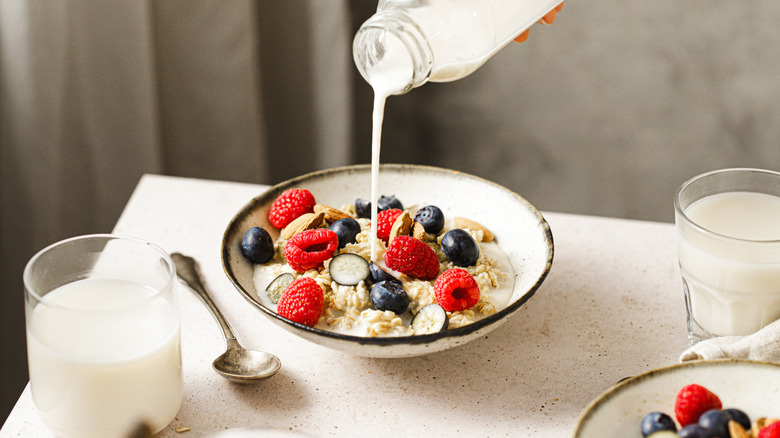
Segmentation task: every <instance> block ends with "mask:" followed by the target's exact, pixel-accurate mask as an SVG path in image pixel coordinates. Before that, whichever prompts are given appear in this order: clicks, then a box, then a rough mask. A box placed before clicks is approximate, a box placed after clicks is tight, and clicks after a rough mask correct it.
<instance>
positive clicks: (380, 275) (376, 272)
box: [368, 262, 395, 284]
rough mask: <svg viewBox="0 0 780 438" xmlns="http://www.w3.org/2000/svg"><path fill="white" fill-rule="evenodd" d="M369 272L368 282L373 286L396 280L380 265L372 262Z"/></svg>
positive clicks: (369, 265)
mask: <svg viewBox="0 0 780 438" xmlns="http://www.w3.org/2000/svg"><path fill="white" fill-rule="evenodd" d="M368 271H369V274H368V281H370V282H371V283H373V284H376V283H379V282H380V281H385V280H395V277H393V276H392V275H390V274H388V273H387V271H385V270H384V269H382V268H381V267H380V266H379V265H377V264H375V263H374V262H370V263H369V264H368Z"/></svg>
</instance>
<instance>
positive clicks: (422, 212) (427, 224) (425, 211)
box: [414, 205, 444, 234]
mask: <svg viewBox="0 0 780 438" xmlns="http://www.w3.org/2000/svg"><path fill="white" fill-rule="evenodd" d="M414 221H415V222H419V223H420V225H422V226H423V228H425V232H426V233H430V234H438V233H439V231H441V229H442V228H444V213H442V212H441V209H440V208H439V207H437V206H435V205H428V206H426V207H423V208H421V209H419V210H417V213H416V214H415V215H414Z"/></svg>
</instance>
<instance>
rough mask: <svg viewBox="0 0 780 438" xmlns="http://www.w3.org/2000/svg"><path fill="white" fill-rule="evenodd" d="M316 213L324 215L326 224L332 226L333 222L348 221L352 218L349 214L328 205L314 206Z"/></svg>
mask: <svg viewBox="0 0 780 438" xmlns="http://www.w3.org/2000/svg"><path fill="white" fill-rule="evenodd" d="M314 212H315V213H322V214H324V215H325V222H328V223H330V224H332V223H333V222H336V221H338V220H341V219H347V218H349V217H351V216H350V215H348V214H347V213H344V212H343V211H341V210H339V209H338V208H333V207H329V206H327V205H323V204H315V205H314Z"/></svg>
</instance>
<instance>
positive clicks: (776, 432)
mask: <svg viewBox="0 0 780 438" xmlns="http://www.w3.org/2000/svg"><path fill="white" fill-rule="evenodd" d="M757 438H780V421H777V422H775V423H772V424H770V425H769V426H767V427H765V428H763V429H761V431H760V432H758V437H757Z"/></svg>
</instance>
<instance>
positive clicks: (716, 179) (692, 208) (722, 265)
mask: <svg viewBox="0 0 780 438" xmlns="http://www.w3.org/2000/svg"><path fill="white" fill-rule="evenodd" d="M674 207H675V224H676V229H677V242H678V257H679V262H680V273H681V274H682V280H683V288H684V292H685V305H686V308H687V315H688V337H689V343H690V344H691V345H692V344H695V343H696V342H698V341H700V340H703V339H709V338H712V337H716V336H732V335H736V336H740V335H749V334H752V333H754V332H756V331H758V330H759V329H761V328H762V327H764V326H766V325H767V324H769V323H771V322H773V321H775V320H777V319H778V318H780V173H778V172H774V171H769V170H761V169H723V170H716V171H712V172H708V173H704V174H702V175H698V176H696V177H694V178H692V179H690V180H688V181H686V182H685V183H684V184H683V185H682V186H681V187H680V189H679V190H678V191H677V193H676V194H675V197H674Z"/></svg>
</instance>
